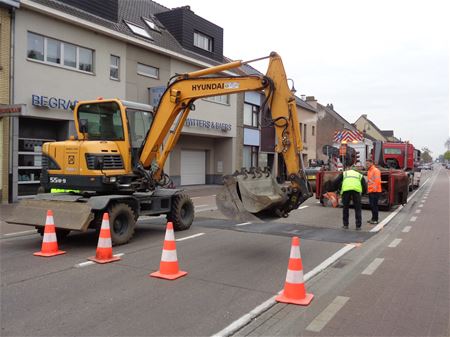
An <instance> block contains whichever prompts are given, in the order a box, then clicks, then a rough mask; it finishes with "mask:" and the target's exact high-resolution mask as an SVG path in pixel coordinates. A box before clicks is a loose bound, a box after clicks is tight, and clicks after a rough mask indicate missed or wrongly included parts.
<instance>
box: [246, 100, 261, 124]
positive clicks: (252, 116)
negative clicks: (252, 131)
mask: <svg viewBox="0 0 450 337" xmlns="http://www.w3.org/2000/svg"><path fill="white" fill-rule="evenodd" d="M244 125H247V126H253V127H255V128H257V127H258V125H259V107H258V106H256V105H253V104H248V103H244Z"/></svg>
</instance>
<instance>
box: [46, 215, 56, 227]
mask: <svg viewBox="0 0 450 337" xmlns="http://www.w3.org/2000/svg"><path fill="white" fill-rule="evenodd" d="M45 223H46V224H49V225H54V224H55V223H54V222H53V215H47V217H46V219H45Z"/></svg>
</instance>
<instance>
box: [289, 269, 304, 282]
mask: <svg viewBox="0 0 450 337" xmlns="http://www.w3.org/2000/svg"><path fill="white" fill-rule="evenodd" d="M286 282H288V283H294V284H297V283H303V270H289V269H288V271H287V274H286Z"/></svg>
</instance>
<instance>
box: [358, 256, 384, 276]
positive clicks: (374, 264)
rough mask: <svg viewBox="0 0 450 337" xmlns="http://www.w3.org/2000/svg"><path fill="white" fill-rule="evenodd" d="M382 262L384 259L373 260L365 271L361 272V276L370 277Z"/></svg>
mask: <svg viewBox="0 0 450 337" xmlns="http://www.w3.org/2000/svg"><path fill="white" fill-rule="evenodd" d="M383 261H384V259H381V258H376V259H375V260H373V261H372V263H371V264H369V265H368V266H367V268H366V269H364V270H363V272H362V273H361V274H363V275H372V274H373V273H374V272H375V270H377V268H378V267H379V266H380V264H382V263H383Z"/></svg>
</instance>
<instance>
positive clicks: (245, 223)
mask: <svg viewBox="0 0 450 337" xmlns="http://www.w3.org/2000/svg"><path fill="white" fill-rule="evenodd" d="M250 224H251V222H243V223H238V224H237V225H234V226H235V227H239V226H245V225H250Z"/></svg>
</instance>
